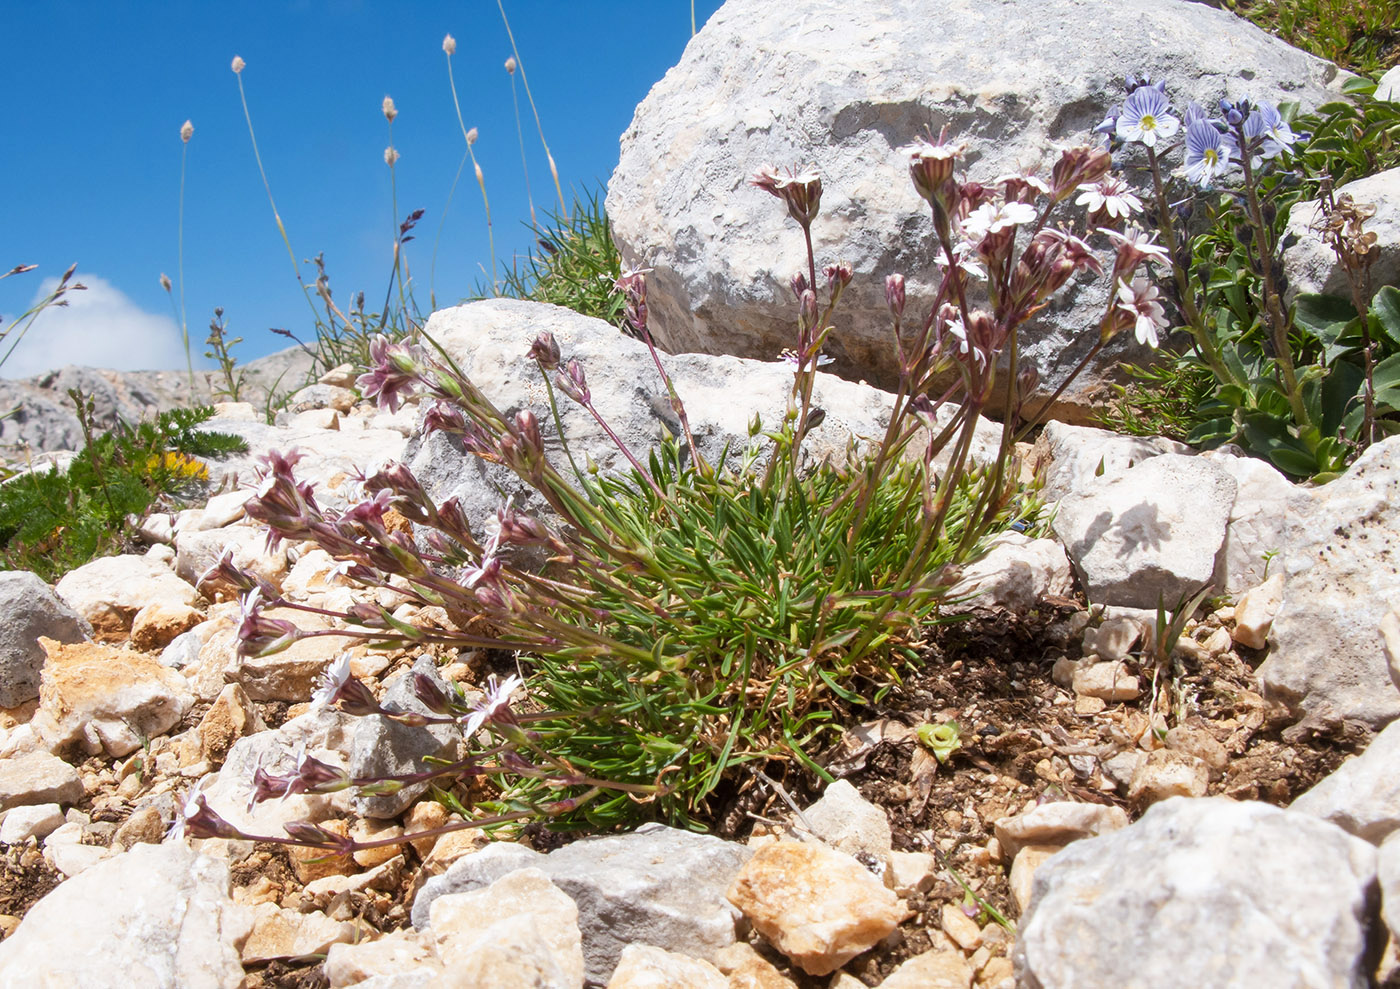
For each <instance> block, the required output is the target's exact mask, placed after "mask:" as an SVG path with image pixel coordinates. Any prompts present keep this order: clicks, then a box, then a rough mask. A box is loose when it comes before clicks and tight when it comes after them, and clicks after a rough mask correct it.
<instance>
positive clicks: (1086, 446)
mask: <svg viewBox="0 0 1400 989" xmlns="http://www.w3.org/2000/svg"><path fill="white" fill-rule="evenodd" d="M1191 452H1192V450H1191V448H1190V447H1189V446H1187V445H1186V444H1185V443H1178V442H1176V441H1175V440H1169V439H1166V438H1165V437H1161V436H1124V435H1123V434H1122V433H1115V432H1112V431H1111V430H1107V429H1097V428H1095V427H1093V426H1072V425H1070V424H1069V423H1064V422H1060V421H1058V420H1054V419H1052V420H1051V421H1050V422H1047V423H1046V424H1045V428H1044V429H1043V430H1041V433H1040V437H1039V438H1038V439H1037V440H1036V443H1035V453H1034V458H1035V461H1036V462H1037V463H1039V464H1041V465H1042V466H1043V468H1044V472H1045V487H1044V488H1042V489H1041V497H1043V498H1044V499H1045V500H1046V501H1047V502H1054V501H1059V500H1060V499H1062V498H1064V497H1065V496H1066V495H1070V494H1079V493H1081V492H1083V491H1084V490H1086V489H1087V488H1090V487H1092V486H1093V485H1094V484H1095V483H1096V480H1097V479H1098V478H1105V477H1113V476H1115V475H1117V474H1121V473H1123V472H1124V471H1126V470H1128V469H1129V468H1132V467H1136V466H1137V465H1138V464H1140V463H1142V462H1143V461H1146V460H1151V459H1152V458H1153V457H1160V456H1161V455H1162V454H1164V453H1179V454H1182V455H1187V454H1190V453H1191ZM1096 603H1097V602H1096Z"/></svg>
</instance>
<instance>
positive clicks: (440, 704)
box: [413, 673, 452, 714]
mask: <svg viewBox="0 0 1400 989" xmlns="http://www.w3.org/2000/svg"><path fill="white" fill-rule="evenodd" d="M413 696H415V697H417V698H418V699H419V700H420V701H422V703H423V706H424V707H426V708H427V709H428V710H429V711H432V712H433V713H434V714H451V713H452V707H451V705H450V704H449V703H448V701H447V695H446V694H444V693H443V692H442V691H441V690H440V689H439V688H438V685H437V684H436V683H434V682H433V678H432V677H430V676H428V675H427V674H426V673H414V674H413Z"/></svg>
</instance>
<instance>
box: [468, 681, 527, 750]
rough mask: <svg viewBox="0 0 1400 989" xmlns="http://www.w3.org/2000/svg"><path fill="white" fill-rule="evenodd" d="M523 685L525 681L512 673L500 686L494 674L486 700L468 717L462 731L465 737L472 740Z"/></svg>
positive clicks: (487, 687)
mask: <svg viewBox="0 0 1400 989" xmlns="http://www.w3.org/2000/svg"><path fill="white" fill-rule="evenodd" d="M522 683H524V681H523V680H521V679H520V677H518V676H516V675H515V674H514V673H512V674H511V675H510V676H508V677H506V678H505V680H503V681H501V683H500V684H497V683H496V677H495V675H494V674H493V675H492V676H491V677H490V678H489V679H488V680H487V681H486V697H485V699H484V700H482V701H481V703H479V704H477V705H476V707H475V708H473V709H472V713H471V714H470V715H468V716H467V722H466V726H465V727H464V728H463V730H462V733H463V735H464V736H465V737H467V738H471V737H472V736H473V735H475V734H476V733H477V731H478V730H479V729H480V728H481V726H482V725H484V724H486V723H487V722H488V721H490V720H491V718H492V717H494V716H495V714H496V712H497V711H499V710H501V708H503V707H505V706H507V705H508V704H510V695H511V694H513V693H515V688H517V687H519V686H520V685H521V684H522Z"/></svg>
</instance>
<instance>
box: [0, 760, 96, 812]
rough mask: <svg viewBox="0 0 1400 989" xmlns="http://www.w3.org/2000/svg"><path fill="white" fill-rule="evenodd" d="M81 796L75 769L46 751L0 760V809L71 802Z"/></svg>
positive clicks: (81, 786) (73, 802) (81, 783)
mask: <svg viewBox="0 0 1400 989" xmlns="http://www.w3.org/2000/svg"><path fill="white" fill-rule="evenodd" d="M81 799H83V781H82V780H81V779H79V778H78V771H77V770H76V769H74V768H73V767H72V766H70V765H69V764H68V763H66V762H64V761H63V760H62V759H60V758H58V757H57V756H52V755H49V754H48V753H47V752H30V753H28V754H26V755H21V756H14V757H11V758H9V759H0V810H9V809H10V808H11V807H19V806H21V805H26V804H75V803H77V802H78V801H79V800H81Z"/></svg>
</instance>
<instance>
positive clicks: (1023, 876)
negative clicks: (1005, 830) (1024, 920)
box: [1007, 845, 1064, 914]
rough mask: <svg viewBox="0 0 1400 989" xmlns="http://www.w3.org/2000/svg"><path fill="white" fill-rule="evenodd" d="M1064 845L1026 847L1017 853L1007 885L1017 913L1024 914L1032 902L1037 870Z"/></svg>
mask: <svg viewBox="0 0 1400 989" xmlns="http://www.w3.org/2000/svg"><path fill="white" fill-rule="evenodd" d="M1063 847H1064V846H1063V845H1024V846H1022V848H1021V849H1020V850H1019V851H1018V852H1017V853H1016V859H1015V861H1013V862H1012V863H1011V875H1010V876H1009V877H1008V879H1007V885H1009V886H1010V887H1011V898H1012V899H1013V900H1015V901H1016V911H1017V913H1021V914H1024V913H1025V912H1026V907H1028V906H1030V902H1031V884H1032V883H1033V882H1034V881H1035V870H1036V869H1038V868H1040V864H1041V863H1042V862H1044V861H1045V860H1046V859H1048V858H1049V857H1050V856H1051V855H1054V854H1055V853H1056V852H1058V851H1059V850H1060V849H1061V848H1063Z"/></svg>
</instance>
